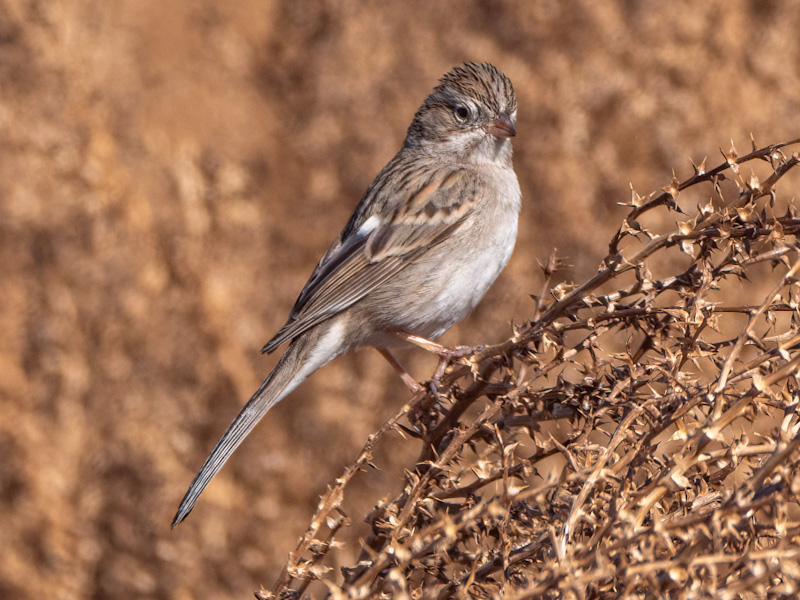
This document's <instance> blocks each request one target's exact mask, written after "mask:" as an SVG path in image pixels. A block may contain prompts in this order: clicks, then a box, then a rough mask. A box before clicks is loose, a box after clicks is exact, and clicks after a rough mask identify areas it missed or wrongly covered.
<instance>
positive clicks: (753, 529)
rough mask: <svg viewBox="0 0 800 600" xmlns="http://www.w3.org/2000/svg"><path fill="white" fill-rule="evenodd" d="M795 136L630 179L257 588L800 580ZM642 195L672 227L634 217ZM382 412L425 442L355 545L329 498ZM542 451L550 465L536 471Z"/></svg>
mask: <svg viewBox="0 0 800 600" xmlns="http://www.w3.org/2000/svg"><path fill="white" fill-rule="evenodd" d="M798 143H800V140H795V141H793V142H790V143H789V144H776V145H772V146H768V147H765V148H761V149H757V148H755V147H754V148H753V151H752V152H750V153H748V154H746V155H745V156H738V154H737V152H736V150H735V149H734V148H733V147H731V149H730V150H729V151H728V152H724V153H723V154H724V156H725V162H723V163H722V164H721V165H719V166H718V167H716V168H714V169H710V170H706V167H705V164H702V165H699V166H696V167H695V174H694V175H693V176H692V177H691V178H689V179H687V180H686V181H683V182H678V181H677V180H674V181H673V182H672V183H670V184H669V185H667V186H666V187H665V188H664V190H663V191H661V192H660V193H657V194H655V193H654V194H651V195H650V196H648V197H646V198H642V197H640V196H639V195H638V194H636V192H633V194H632V202H631V211H630V213H629V214H628V216H627V218H626V219H625V221H624V223H623V225H622V226H621V227H620V229H619V231H618V233H617V234H616V235H615V236H614V238H613V239H612V240H611V242H610V244H609V254H608V255H607V256H606V257H605V259H604V260H603V262H602V264H601V266H600V268H599V270H598V272H597V274H596V275H595V276H594V277H592V278H591V279H589V280H588V281H586V282H585V283H583V284H581V285H578V286H574V287H573V286H563V285H558V286H556V287H554V288H550V287H549V282H550V280H551V277H552V276H553V275H554V273H555V271H556V269H557V266H558V261H557V259H556V258H555V255H554V256H553V257H551V259H550V261H549V262H548V264H547V265H545V266H544V268H543V271H544V274H545V276H546V277H545V285H544V289H543V291H542V295H541V296H539V297H537V298H536V310H535V314H534V317H533V319H532V320H531V321H530V322H527V323H524V324H522V325H520V326H518V327H517V330H516V333H515V335H514V336H513V337H512V338H511V339H509V340H508V341H506V342H505V343H503V344H500V345H497V346H492V347H489V348H482V349H478V350H477V351H476V352H475V353H474V354H472V355H471V356H470V357H468V358H467V359H466V360H465V362H466V365H453V366H452V367H453V368H452V370H451V371H450V372H449V375H448V377H447V382H448V385H447V386H439V387H438V388H437V389H436V390H435V391H434V390H429V391H428V392H425V393H420V394H418V395H417V396H416V397H415V398H414V399H412V400H411V401H410V402H409V403H408V404H407V405H406V406H405V407H403V409H402V410H401V411H400V412H399V413H398V414H397V415H395V416H394V418H393V419H392V420H391V421H389V423H387V424H386V425H385V426H384V427H383V428H382V429H381V430H380V431H378V432H377V433H376V434H375V435H373V436H371V437H370V439H369V442H368V444H367V445H366V446H365V448H364V450H363V451H362V452H361V454H360V456H359V457H358V459H357V460H356V461H355V463H354V464H353V465H351V466H350V467H349V468H348V469H347V471H346V472H345V474H344V475H343V476H342V477H341V478H339V479H338V480H337V481H336V483H335V485H334V486H333V487H332V488H330V489H329V490H328V492H327V494H326V495H325V496H324V497H323V499H322V501H321V503H320V506H319V508H318V510H317V513H316V514H315V516H314V519H313V522H312V524H311V526H310V528H309V530H308V531H307V533H306V535H305V536H304V538H303V539H302V541H301V543H300V545H299V547H298V548H297V549H296V550H295V551H294V552H293V553H292V555H291V556H290V559H289V562H288V564H287V565H286V567H285V569H284V571H283V574H282V576H281V578H280V579H279V580H278V582H277V583H276V586H275V588H274V590H273V592H272V593H269V592H262V593H260V594H259V597H262V598H269V597H275V595H277V596H278V597H294V596H295V595H297V594H298V593H299V592H302V591H304V590H305V588H306V585H307V584H308V583H309V582H310V581H312V580H315V579H317V578H321V579H322V580H323V581H325V582H326V583H327V584H328V586H329V590H330V592H331V596H332V597H334V598H372V597H393V598H450V597H454V596H458V597H473V598H491V597H498V595H499V594H502V595H503V596H504V597H510V598H515V599H518V598H520V599H521V598H541V597H552V598H609V599H610V598H619V597H631V598H634V597H635V598H639V597H642V596H652V595H661V594H664V595H667V594H669V595H670V596H671V597H693V598H699V597H706V598H738V597H742V596H743V595H744V596H750V597H767V596H769V597H786V598H791V597H796V596H797V594H798V593H800V560H798V559H800V500H798V497H799V494H800V451H798V450H800V415H798V411H797V409H798V406H799V405H800V380H798V378H797V376H796V374H797V370H798V365H800V277H798V274H799V272H800V246H798V244H797V241H796V234H797V232H798V231H799V230H800V218H798V216H797V209H796V207H795V206H794V204H793V202H792V201H791V200H790V199H791V195H789V194H779V193H778V187H777V184H778V182H779V181H780V180H781V179H782V178H783V177H784V175H786V174H787V173H788V172H789V171H791V170H792V169H793V168H795V167H797V164H798V162H800V153H798V152H794V153H792V149H791V147H787V146H791V145H792V144H798ZM759 160H761V161H764V162H766V163H768V164H769V166H770V168H769V169H768V172H767V173H766V174H765V175H759V174H758V169H751V167H752V165H753V163H754V162H756V161H759ZM795 181H796V179H795ZM796 190H797V187H796V186H795V187H793V189H792V190H790V194H791V192H793V191H796ZM787 199H789V201H788V202H787ZM655 210H661V211H670V212H672V213H673V214H676V216H678V217H679V220H678V223H677V228H675V229H672V230H667V231H657V230H655V229H652V228H650V227H649V226H647V225H646V224H645V223H646V220H647V217H648V216H649V215H648V213H650V212H651V211H655ZM673 249H678V250H680V251H682V252H683V253H684V254H685V255H686V258H685V260H678V259H676V258H674V257H671V256H670V252H671V250H673ZM647 264H658V265H660V266H662V267H663V271H664V272H663V273H660V274H659V275H654V274H653V273H652V272H651V271H650V269H649V268H648V267H647V266H646V265H647ZM667 265H669V268H667V267H666V266H667ZM764 266H768V267H769V269H768V270H766V269H764V268H763V267H764ZM765 278H768V279H769V280H770V285H771V287H772V289H771V290H770V291H769V293H768V294H767V295H766V296H765V297H763V298H762V297H760V296H758V292H755V293H753V290H752V288H753V287H754V286H755V287H756V288H760V283H762V282H763V280H764V279H765ZM609 285H610V286H611V287H613V288H615V291H613V292H610V293H600V290H601V289H603V288H604V287H608V286H609ZM738 296H744V297H747V298H752V299H753V300H754V301H753V302H752V303H749V304H740V303H731V300H732V299H734V298H737V297H738ZM557 420H563V421H565V422H567V423H568V424H569V425H568V427H566V428H563V429H562V432H566V433H565V434H555V435H554V432H553V429H552V428H550V427H548V425H549V424H551V423H553V422H554V421H557ZM404 422H406V423H407V424H403V423H404ZM390 431H395V432H398V433H400V434H401V435H402V436H403V437H407V438H415V439H419V440H420V441H421V442H422V448H423V450H422V452H421V454H420V456H419V457H418V458H417V461H416V467H415V468H413V469H410V470H409V471H408V472H407V473H406V477H405V486H404V488H403V490H402V492H401V493H400V494H399V495H398V496H397V497H395V498H393V499H391V500H388V501H385V502H381V503H379V504H378V505H377V506H376V507H375V508H374V509H373V510H372V511H371V512H370V514H369V515H368V516H367V521H368V522H369V524H370V528H371V531H370V533H369V536H368V537H367V539H366V540H365V541H364V542H363V548H361V551H360V553H358V552H354V551H353V549H351V548H348V547H347V544H341V543H337V542H336V534H337V532H338V531H339V529H340V528H341V527H342V525H345V524H347V523H348V522H349V519H348V516H347V515H346V514H345V513H344V512H343V511H342V510H341V509H340V506H341V504H342V500H343V497H344V495H345V494H347V492H348V484H349V482H350V481H351V479H352V477H353V475H354V474H355V473H356V472H357V471H358V470H359V469H362V468H364V467H366V466H367V465H370V464H371V461H372V453H373V448H374V446H375V444H377V443H379V442H380V441H383V438H384V437H387V436H388V434H389V432H390ZM391 443H395V444H396V443H397V442H395V441H393V442H391ZM556 455H560V456H562V457H563V458H564V466H563V468H562V469H561V470H560V472H559V473H558V474H557V475H556V476H551V477H543V476H542V475H541V474H540V473H539V471H538V468H539V467H540V465H541V464H542V463H543V461H545V460H546V459H548V458H550V457H553V456H556ZM340 552H341V553H344V555H345V556H353V555H356V554H358V555H359V558H358V561H357V562H356V563H354V564H350V565H347V566H345V567H343V568H342V574H341V576H340V575H339V574H337V573H336V572H335V571H334V570H332V569H330V568H328V567H327V566H326V565H327V564H330V563H329V559H330V558H331V556H330V555H333V554H336V553H340ZM332 562H333V564H340V563H341V562H342V561H341V560H337V559H336V558H335V557H334V558H333V561H332Z"/></svg>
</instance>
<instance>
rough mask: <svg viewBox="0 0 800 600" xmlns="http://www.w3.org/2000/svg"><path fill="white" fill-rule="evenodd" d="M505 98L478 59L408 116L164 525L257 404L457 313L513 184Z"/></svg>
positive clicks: (507, 213) (508, 96)
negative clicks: (262, 369) (268, 360)
mask: <svg viewBox="0 0 800 600" xmlns="http://www.w3.org/2000/svg"><path fill="white" fill-rule="evenodd" d="M516 114H517V101H516V97H515V94H514V88H513V86H512V85H511V81H510V80H509V79H508V77H506V76H505V75H504V74H503V73H501V72H500V71H499V70H497V68H495V67H494V66H492V65H491V64H489V63H480V64H475V63H465V64H463V65H461V66H458V67H455V68H454V69H452V70H451V71H449V72H448V73H446V74H445V75H444V76H443V77H442V78H441V79H440V80H439V82H438V85H437V86H436V87H435V88H434V89H433V91H432V92H431V93H430V95H429V96H428V97H427V98H426V99H425V101H424V102H423V103H422V106H420V107H419V110H417V112H416V114H415V115H414V118H413V120H412V121H411V125H410V126H409V128H408V133H407V135H406V138H405V142H404V143H403V147H402V148H401V149H400V151H399V152H398V153H397V155H396V156H395V157H394V158H393V159H392V160H391V161H390V162H389V164H387V165H386V166H385V167H384V168H383V170H382V171H381V172H380V173H379V174H378V176H377V177H376V178H375V180H374V181H373V182H372V184H371V185H370V186H369V188H368V189H367V191H366V193H365V194H364V196H363V198H362V199H361V201H360V202H359V204H358V206H356V209H355V211H354V212H353V214H352V216H351V217H350V220H349V221H348V222H347V225H345V227H344V229H343V230H342V232H341V234H339V237H338V238H336V240H335V241H334V242H333V244H332V245H331V247H330V249H329V250H328V251H327V252H326V253H325V255H324V256H323V257H322V259H321V260H320V261H319V264H317V266H316V268H315V269H314V271H313V272H312V274H311V277H310V278H309V280H308V282H307V283H306V285H305V287H304V288H303V290H302V291H301V292H300V296H299V297H298V298H297V302H295V304H294V307H293V308H292V310H291V313H290V314H289V319H288V320H287V322H286V324H285V325H284V326H283V327H282V328H281V329H280V330H279V331H278V332H277V333H276V334H275V336H274V337H273V338H272V339H271V340H270V341H269V342H268V343H267V344H266V345H265V346H264V348H263V349H262V352H273V351H274V350H276V349H277V348H278V347H279V346H280V345H281V344H283V343H288V346H287V347H286V350H285V352H284V353H283V356H281V358H280V360H279V361H278V364H277V365H276V366H275V368H274V369H273V370H272V372H271V373H270V374H269V376H268V377H267V378H266V380H265V381H264V382H263V383H262V384H261V387H259V388H258V390H257V391H256V392H255V394H253V396H252V397H251V398H250V400H249V401H248V402H247V404H246V405H245V406H244V408H242V410H241V412H240V413H239V414H238V415H237V416H236V418H235V419H234V420H233V422H232V423H231V424H230V426H229V427H228V429H227V430H226V431H225V433H224V434H223V435H222V437H221V438H220V440H219V441H218V442H217V444H216V446H215V447H214V449H213V450H212V451H211V454H210V455H209V456H208V458H207V459H206V461H205V463H204V464H203V466H202V468H201V469H200V471H199V472H198V474H197V475H196V476H195V478H194V480H193V481H192V483H191V485H190V486H189V489H188V491H187V492H186V495H185V496H184V498H183V501H182V502H181V504H180V507H179V508H178V511H177V513H176V515H175V518H174V520H173V522H172V527H175V525H177V524H178V523H180V522H181V521H182V520H183V519H185V518H186V516H187V515H188V514H189V512H190V511H191V510H192V508H193V507H194V505H195V502H197V499H198V498H199V496H200V494H201V493H202V491H203V489H204V488H205V487H206V485H208V483H209V481H211V479H212V478H213V477H214V475H216V474H217V472H219V470H220V469H221V468H222V466H223V465H224V464H225V462H226V461H227V460H228V458H230V456H231V454H232V453H233V451H234V450H236V448H237V447H238V446H239V444H241V443H242V441H243V440H244V438H245V437H246V436H247V435H248V434H249V433H250V431H252V430H253V428H254V427H255V426H256V424H257V423H258V422H259V421H260V420H261V418H262V417H263V416H264V415H265V414H266V412H267V411H268V410H269V409H270V408H271V407H272V406H274V405H275V404H276V403H277V402H279V401H280V400H282V399H283V398H285V397H286V396H287V395H288V394H289V393H290V392H291V391H292V390H294V389H295V388H296V387H297V386H298V385H299V384H300V383H301V382H302V381H303V380H304V379H306V377H308V376H309V375H311V374H312V373H313V372H314V371H316V370H317V369H319V368H320V367H322V366H323V365H325V364H327V363H328V362H330V361H331V360H333V359H334V358H336V357H337V356H339V355H341V354H342V353H344V352H347V351H348V350H351V349H354V348H358V347H363V346H372V347H375V348H377V349H378V350H379V351H380V352H381V354H383V355H384V357H386V358H387V360H389V362H390V364H391V365H392V366H393V367H394V368H395V369H397V370H398V372H399V373H400V374H401V376H402V377H403V380H404V381H405V382H406V384H408V385H409V387H411V388H412V389H418V386H417V385H416V382H414V380H413V378H411V376H410V375H408V374H406V373H405V371H403V370H402V368H401V367H400V365H399V364H398V363H397V362H396V361H395V360H394V358H393V357H392V355H391V353H390V352H389V350H390V349H391V348H394V347H396V346H398V345H401V344H405V343H407V342H412V343H415V344H417V345H420V346H422V347H424V348H426V349H428V350H432V351H434V352H438V353H440V354H441V353H444V352H445V351H446V349H445V348H444V347H443V346H440V345H439V344H436V343H435V342H433V341H431V340H434V339H436V338H437V337H438V336H440V335H441V334H443V333H444V332H445V331H447V330H448V329H449V328H450V327H452V326H453V325H454V324H455V323H456V322H458V321H460V320H461V319H463V318H464V317H465V316H466V315H467V314H468V313H469V312H470V311H471V310H472V309H473V308H475V306H476V305H477V304H478V302H480V300H481V298H483V296H484V294H485V293H486V291H487V290H488V289H489V287H490V286H491V285H492V283H494V281H495V279H496V278H497V276H498V275H499V273H500V271H501V270H502V269H503V268H504V267H505V265H506V263H507V262H508V259H509V257H510V256H511V252H512V251H513V249H514V243H515V241H516V237H517V222H518V216H519V211H520V206H521V193H520V187H519V183H518V181H517V176H516V174H515V173H514V169H513V165H512V159H511V153H512V151H511V139H510V138H512V137H514V136H515V135H516V127H515V123H516Z"/></svg>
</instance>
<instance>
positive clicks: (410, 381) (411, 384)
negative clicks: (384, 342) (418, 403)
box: [376, 348, 422, 394]
mask: <svg viewBox="0 0 800 600" xmlns="http://www.w3.org/2000/svg"><path fill="white" fill-rule="evenodd" d="M376 350H377V351H378V352H380V353H381V356H383V358H385V359H386V361H387V362H388V363H389V364H390V365H392V368H393V369H394V370H395V371H396V372H397V374H398V375H400V379H402V380H403V383H405V384H406V387H407V388H408V389H410V390H411V391H412V392H413V393H415V394H416V393H417V392H419V391H420V390H422V386H421V385H420V384H418V383H417V382H416V380H415V379H414V378H413V377H412V376H411V375H409V373H408V371H406V370H405V369H404V368H403V366H402V365H401V364H400V363H399V362H397V359H396V358H395V357H394V356H392V355H391V354H390V353H389V351H388V350H387V349H386V348H376Z"/></svg>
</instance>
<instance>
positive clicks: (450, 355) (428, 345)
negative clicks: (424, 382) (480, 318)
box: [395, 331, 483, 395]
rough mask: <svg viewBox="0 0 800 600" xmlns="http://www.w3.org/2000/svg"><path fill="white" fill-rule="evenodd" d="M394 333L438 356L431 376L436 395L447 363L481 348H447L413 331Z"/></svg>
mask: <svg viewBox="0 0 800 600" xmlns="http://www.w3.org/2000/svg"><path fill="white" fill-rule="evenodd" d="M395 333H396V335H397V336H398V337H400V338H402V339H404V340H406V341H407V342H411V343H412V344H414V345H416V346H419V347H420V348H423V349H425V350H427V351H428V352H433V353H434V354H436V355H437V356H438V357H439V364H438V366H437V367H436V371H435V372H434V374H433V377H432V378H431V388H432V389H431V391H433V393H434V395H437V394H436V388H437V386H438V385H439V382H440V380H441V378H442V375H444V370H445V369H446V368H447V365H448V363H450V362H451V361H453V360H456V359H459V358H464V357H465V356H469V355H471V354H475V352H478V351H480V350H481V349H482V348H483V347H482V346H456V347H455V348H447V347H446V346H442V345H441V344H437V343H436V342H432V341H431V340H429V339H426V338H424V337H421V336H418V335H414V334H413V333H408V332H407V331H397V332H395Z"/></svg>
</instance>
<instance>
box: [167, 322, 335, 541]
mask: <svg viewBox="0 0 800 600" xmlns="http://www.w3.org/2000/svg"><path fill="white" fill-rule="evenodd" d="M333 329H336V328H333ZM334 333H336V332H335V331H332V330H331V329H330V328H328V331H326V332H324V333H321V332H320V331H319V328H315V329H314V330H311V331H309V332H307V333H306V334H305V335H302V336H300V337H299V338H296V339H295V340H293V341H292V342H291V344H289V347H288V348H287V349H286V352H285V353H284V354H283V356H282V357H281V359H280V360H279V361H278V364H277V365H276V366H275V368H274V369H273V370H272V373H270V374H269V376H268V377H267V378H266V380H264V383H262V384H261V387H259V388H258V390H257V391H256V393H255V394H253V396H252V398H250V400H249V401H248V402H247V404H245V405H244V408H242V410H241V411H240V412H239V414H238V415H236V418H235V419H234V420H233V421H232V422H231V424H230V425H229V426H228V429H227V430H226V431H225V433H224V434H222V437H221V438H220V439H219V441H218V442H217V445H216V446H214V449H213V450H212V451H211V454H209V455H208V458H207V459H206V462H205V463H204V464H203V467H202V468H201V469H200V472H199V473H197V475H196V476H195V478H194V480H193V481H192V483H191V485H190V486H189V489H188V490H187V492H186V495H185V496H184V497H183V500H182V501H181V504H180V506H179V507H178V512H177V513H175V518H174V519H173V520H172V527H175V526H176V525H177V524H178V523H180V522H181V521H183V520H184V519H185V518H186V516H187V515H188V514H189V513H190V512H191V511H192V508H194V504H195V502H197V499H198V498H199V497H200V494H201V493H202V492H203V490H204V489H205V487H206V485H208V482H209V481H211V479H212V478H213V477H214V475H216V474H217V473H218V472H219V470H220V469H221V468H222V466H223V465H224V464H225V461H227V460H228V458H230V456H231V454H233V451H234V450H236V448H237V447H238V446H239V444H241V443H242V441H243V440H244V438H245V437H247V434H249V433H250V432H251V431H252V430H253V428H254V427H255V426H256V424H257V423H258V422H259V421H260V420H261V418H262V417H263V416H264V415H265V414H267V411H268V410H269V409H270V408H272V407H273V406H274V405H275V404H277V403H278V402H279V401H280V400H281V399H283V398H284V397H285V396H286V395H288V394H289V393H290V392H291V391H292V390H293V389H294V388H296V387H297V386H298V385H300V383H301V382H302V381H303V380H304V379H305V378H306V377H308V376H309V375H311V373H313V372H314V371H316V370H317V369H319V368H320V367H322V366H323V365H325V364H326V363H327V362H329V361H331V360H333V359H334V358H336V356H338V355H339V354H341V349H340V347H341V344H340V343H339V340H336V339H331V338H332V337H338V336H332V335H331V334H334Z"/></svg>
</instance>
